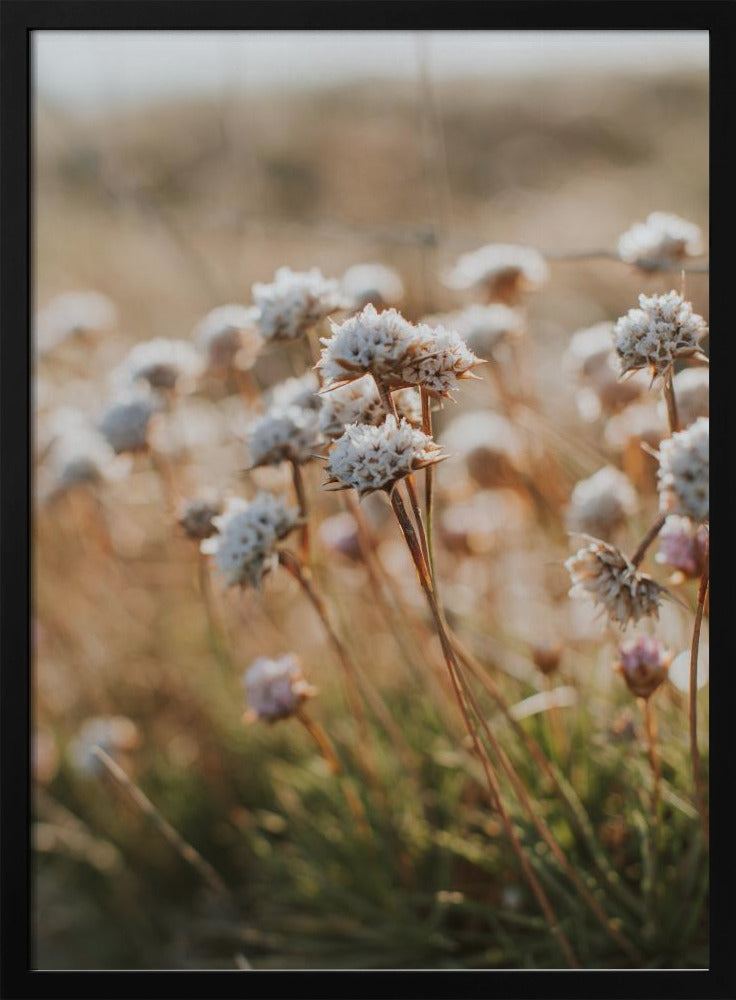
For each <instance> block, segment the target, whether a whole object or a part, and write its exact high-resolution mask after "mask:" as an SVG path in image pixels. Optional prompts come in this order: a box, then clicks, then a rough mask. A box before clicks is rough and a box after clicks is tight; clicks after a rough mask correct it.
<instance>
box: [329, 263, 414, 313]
mask: <svg viewBox="0 0 736 1000" xmlns="http://www.w3.org/2000/svg"><path fill="white" fill-rule="evenodd" d="M340 285H341V288H342V293H343V295H344V296H345V298H346V299H347V300H348V301H349V302H350V303H351V305H352V307H353V308H354V309H362V308H363V307H364V306H367V305H368V303H371V304H372V305H374V306H375V307H376V309H387V308H388V307H389V306H398V305H400V304H401V302H402V300H403V298H404V283H403V281H402V280H401V278H400V276H399V275H398V274H397V273H396V271H394V269H393V268H391V267H386V266H385V265H384V264H356V265H355V266H354V267H350V268H348V270H347V271H346V272H345V274H343V276H342V280H341V282H340Z"/></svg>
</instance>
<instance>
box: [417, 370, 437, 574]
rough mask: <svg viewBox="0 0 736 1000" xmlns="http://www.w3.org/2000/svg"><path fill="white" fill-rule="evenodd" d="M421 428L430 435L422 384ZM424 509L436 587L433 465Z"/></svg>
mask: <svg viewBox="0 0 736 1000" xmlns="http://www.w3.org/2000/svg"><path fill="white" fill-rule="evenodd" d="M421 392H422V430H423V431H424V433H425V434H426V435H427V436H428V437H432V400H431V399H430V396H429V393H428V392H427V390H426V389H425V388H424V386H422V389H421ZM424 509H425V512H426V517H427V554H428V556H429V572H430V574H431V576H432V586H433V587H434V589H435V590H436V589H437V577H436V573H435V561H434V466H433V465H431V464H430V465H428V466H427V467H426V469H425V470H424Z"/></svg>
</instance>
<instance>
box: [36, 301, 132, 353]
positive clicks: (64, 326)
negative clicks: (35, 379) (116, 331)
mask: <svg viewBox="0 0 736 1000" xmlns="http://www.w3.org/2000/svg"><path fill="white" fill-rule="evenodd" d="M116 321H117V310H116V308H115V306H114V305H113V303H112V302H111V301H110V299H108V298H107V296H106V295H102V294H101V293H100V292H64V293H63V294H62V295H58V296H57V297H56V298H55V299H52V301H51V302H49V304H48V305H47V306H45V307H44V308H43V309H42V310H41V311H40V312H39V314H38V317H37V319H36V336H37V343H38V349H39V351H40V352H41V353H42V354H44V353H46V352H47V351H51V350H53V349H54V348H55V347H56V346H57V345H59V344H61V343H62V342H63V341H65V340H68V339H70V338H72V337H76V336H79V335H81V336H86V335H89V334H94V333H101V332H103V331H105V330H110V329H112V328H113V327H114V326H115V323H116Z"/></svg>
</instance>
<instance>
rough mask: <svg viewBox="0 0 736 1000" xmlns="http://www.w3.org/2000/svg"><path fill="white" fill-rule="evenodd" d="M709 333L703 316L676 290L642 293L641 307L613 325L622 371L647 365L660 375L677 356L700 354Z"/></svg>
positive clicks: (653, 373) (640, 298)
mask: <svg viewBox="0 0 736 1000" xmlns="http://www.w3.org/2000/svg"><path fill="white" fill-rule="evenodd" d="M707 332H708V327H707V325H706V322H705V320H704V319H703V317H702V316H699V315H698V314H697V313H694V312H693V307H692V305H691V304H690V303H689V302H686V301H685V300H684V299H681V298H680V296H679V295H678V294H677V292H675V291H671V292H668V293H667V294H666V295H651V296H647V295H640V296H639V308H638V309H629V311H628V313H627V314H626V315H625V316H622V317H621V318H620V319H619V320H618V321H617V323H616V325H615V326H614V328H613V341H614V346H615V348H616V352H617V354H618V357H619V362H620V365H621V374H622V375H625V374H626V373H627V372H630V371H636V370H637V369H640V368H648V369H649V370H650V372H651V374H652V376H653V377H656V376H657V375H661V374H662V373H663V372H665V371H666V370H667V369H668V368H669V367H670V365H672V364H673V362H674V361H675V359H676V358H686V357H690V356H692V355H694V354H697V353H698V350H699V348H698V341H699V340H701V339H702V338H703V337H704V336H705V335H706V334H707Z"/></svg>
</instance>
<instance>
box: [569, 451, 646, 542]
mask: <svg viewBox="0 0 736 1000" xmlns="http://www.w3.org/2000/svg"><path fill="white" fill-rule="evenodd" d="M637 507H638V500H637V496H636V491H635V490H634V487H633V486H632V485H631V482H630V480H629V479H628V478H627V477H626V476H625V475H624V473H623V472H621V471H620V470H619V469H616V468H615V467H614V466H612V465H606V466H604V467H603V468H602V469H599V470H598V472H596V473H594V475H592V476H589V477H588V478H587V479H581V480H580V482H578V483H576V485H575V488H574V490H573V492H572V497H571V500H570V507H569V509H568V514H567V517H568V526H569V527H570V529H571V530H572V531H577V532H583V533H584V534H588V535H595V536H596V537H598V538H608V537H610V535H611V534H612V533H613V532H614V531H615V530H616V529H617V528H620V527H621V526H622V525H623V524H624V523H625V521H626V519H627V517H629V516H630V515H631V514H633V513H634V512H635V511H636V509H637Z"/></svg>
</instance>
